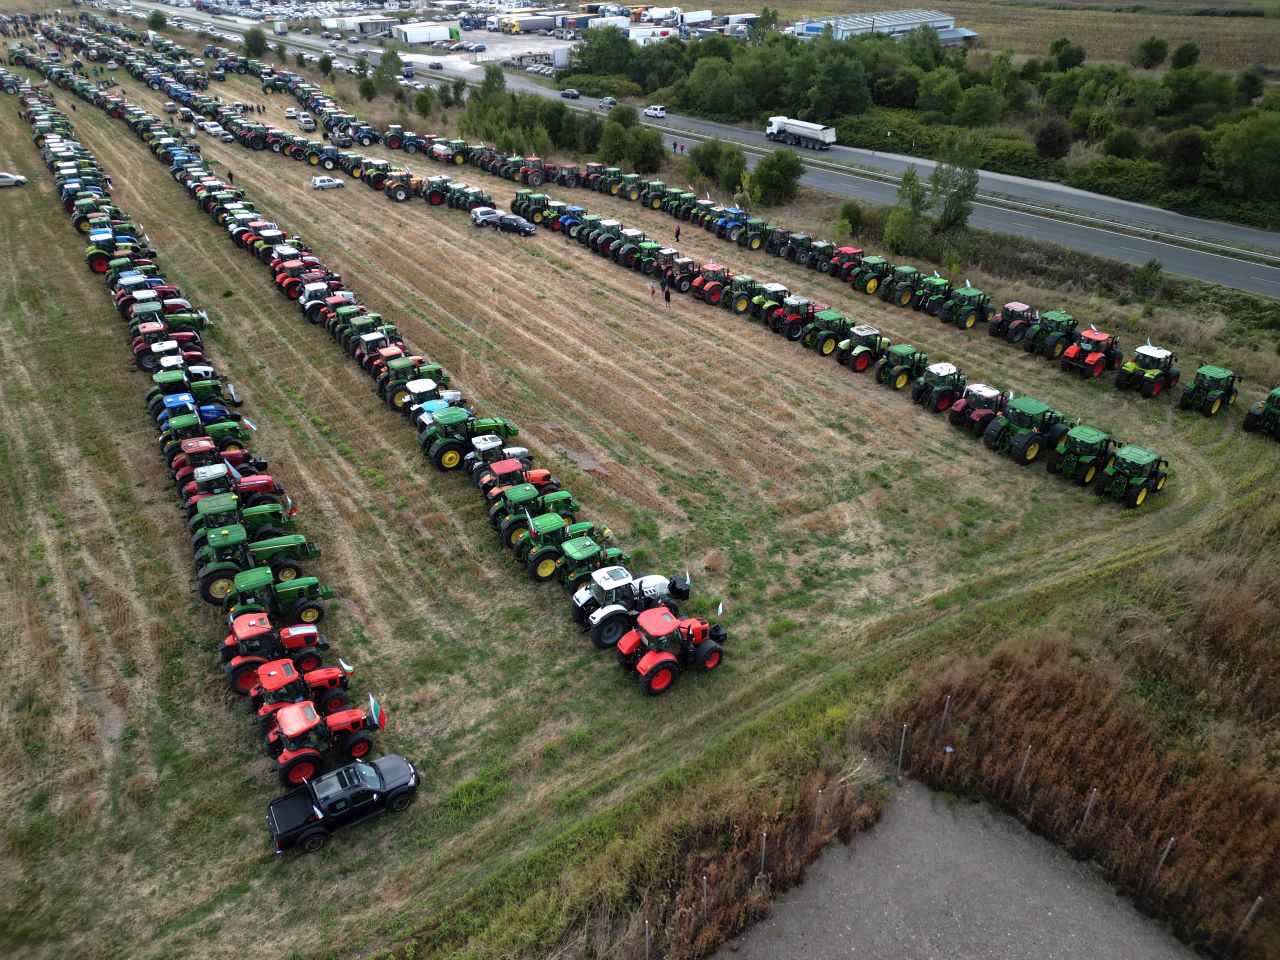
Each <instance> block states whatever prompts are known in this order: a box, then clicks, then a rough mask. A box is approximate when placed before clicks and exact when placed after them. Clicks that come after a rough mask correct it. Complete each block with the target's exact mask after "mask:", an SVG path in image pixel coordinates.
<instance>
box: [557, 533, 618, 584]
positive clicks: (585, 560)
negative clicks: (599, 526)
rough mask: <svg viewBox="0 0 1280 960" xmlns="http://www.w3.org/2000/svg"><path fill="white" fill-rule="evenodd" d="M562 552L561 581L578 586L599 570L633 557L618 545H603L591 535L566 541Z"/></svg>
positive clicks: (558, 568) (559, 563) (559, 566)
mask: <svg viewBox="0 0 1280 960" xmlns="http://www.w3.org/2000/svg"><path fill="white" fill-rule="evenodd" d="M561 552H562V556H561V558H560V560H559V561H558V562H557V566H556V572H557V573H559V575H560V582H561V583H563V584H564V585H565V586H568V587H576V586H577V585H578V583H579V582H581V581H582V580H584V579H586V578H588V577H590V576H591V574H593V573H595V572H596V571H597V570H603V569H605V568H606V567H614V566H618V565H620V564H624V563H627V562H628V561H629V560H630V559H631V558H630V557H629V556H628V555H627V554H625V553H623V552H622V550H620V549H619V548H618V547H602V546H600V544H598V543H596V542H595V541H594V540H592V539H591V538H590V537H575V538H574V539H572V540H568V541H566V542H565V543H564V545H563V547H562V548H561Z"/></svg>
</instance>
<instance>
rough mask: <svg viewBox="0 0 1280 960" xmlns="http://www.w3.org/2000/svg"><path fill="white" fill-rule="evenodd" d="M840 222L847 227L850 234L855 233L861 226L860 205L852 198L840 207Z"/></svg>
mask: <svg viewBox="0 0 1280 960" xmlns="http://www.w3.org/2000/svg"><path fill="white" fill-rule="evenodd" d="M840 222H841V223H843V224H845V225H846V226H847V227H848V230H849V235H850V236H852V235H854V234H856V233H857V232H858V230H859V229H861V227H862V222H863V218H862V205H861V204H860V203H857V202H856V201H853V200H849V201H848V202H846V203H845V204H844V205H843V206H842V207H841V208H840Z"/></svg>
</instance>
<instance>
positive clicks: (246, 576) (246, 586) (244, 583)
mask: <svg viewBox="0 0 1280 960" xmlns="http://www.w3.org/2000/svg"><path fill="white" fill-rule="evenodd" d="M235 584H236V592H237V593H241V592H245V591H250V590H261V589H262V588H263V587H269V586H271V568H270V567H254V568H253V569H252V570H241V571H240V572H239V573H237V574H236V580H235Z"/></svg>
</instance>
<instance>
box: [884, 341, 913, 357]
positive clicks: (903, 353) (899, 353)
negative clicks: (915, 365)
mask: <svg viewBox="0 0 1280 960" xmlns="http://www.w3.org/2000/svg"><path fill="white" fill-rule="evenodd" d="M889 352H890V353H891V354H893V355H894V356H895V357H910V356H912V355H914V354H915V353H916V348H915V347H913V346H912V345H911V344H909V343H895V344H894V345H893V346H892V347H890V348H889Z"/></svg>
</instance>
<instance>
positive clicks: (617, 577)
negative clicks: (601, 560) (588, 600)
mask: <svg viewBox="0 0 1280 960" xmlns="http://www.w3.org/2000/svg"><path fill="white" fill-rule="evenodd" d="M591 580H592V582H594V583H596V584H597V585H598V586H601V587H603V588H604V589H605V590H612V589H614V588H615V587H625V586H626V585H627V584H628V583H631V580H632V578H631V573H630V571H628V570H627V568H626V567H605V568H604V569H603V570H597V571H596V572H595V573H593V574H591Z"/></svg>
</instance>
